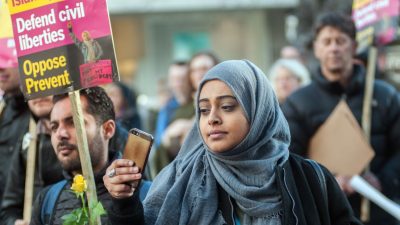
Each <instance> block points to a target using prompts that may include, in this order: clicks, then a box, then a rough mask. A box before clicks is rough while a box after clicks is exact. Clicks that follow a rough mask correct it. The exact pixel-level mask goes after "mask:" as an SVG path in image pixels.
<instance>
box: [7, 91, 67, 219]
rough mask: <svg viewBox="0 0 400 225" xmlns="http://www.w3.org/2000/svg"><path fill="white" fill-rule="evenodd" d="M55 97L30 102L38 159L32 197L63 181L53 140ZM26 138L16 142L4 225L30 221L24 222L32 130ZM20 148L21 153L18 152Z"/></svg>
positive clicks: (8, 179)
mask: <svg viewBox="0 0 400 225" xmlns="http://www.w3.org/2000/svg"><path fill="white" fill-rule="evenodd" d="M52 98H53V97H52V96H48V97H43V98H37V99H33V100H29V101H28V105H29V109H30V112H31V116H32V117H33V119H34V121H35V123H36V135H37V138H36V160H35V173H34V187H33V188H34V189H33V193H34V194H33V196H36V195H37V193H39V191H40V190H42V189H43V188H44V187H45V186H48V185H50V184H54V183H56V182H58V181H60V180H62V179H63V175H62V169H61V166H60V163H59V162H58V161H57V157H56V155H55V154H54V150H53V147H52V145H51V141H50V118H49V117H50V111H51V109H52V108H53V102H52ZM25 132H27V133H25V136H24V139H23V140H22V141H21V142H18V143H16V145H17V147H16V148H15V149H16V150H15V151H14V154H13V157H12V159H10V161H11V163H10V164H11V165H10V166H11V168H10V171H9V173H8V176H7V182H6V186H5V190H4V194H3V201H2V205H1V210H0V221H2V224H4V225H25V224H29V221H23V220H22V212H23V208H24V194H25V178H26V164H27V152H28V148H29V144H30V141H32V139H30V138H31V136H30V135H31V134H30V133H29V131H28V130H27V131H25ZM17 149H18V150H17Z"/></svg>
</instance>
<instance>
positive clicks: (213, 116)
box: [208, 111, 222, 125]
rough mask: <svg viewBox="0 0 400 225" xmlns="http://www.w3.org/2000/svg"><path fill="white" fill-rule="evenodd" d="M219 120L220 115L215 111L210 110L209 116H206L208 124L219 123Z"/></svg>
mask: <svg viewBox="0 0 400 225" xmlns="http://www.w3.org/2000/svg"><path fill="white" fill-rule="evenodd" d="M221 121H222V120H221V118H220V116H219V115H218V114H217V113H216V112H213V111H211V113H210V116H209V118H208V124H209V125H215V124H220V123H221Z"/></svg>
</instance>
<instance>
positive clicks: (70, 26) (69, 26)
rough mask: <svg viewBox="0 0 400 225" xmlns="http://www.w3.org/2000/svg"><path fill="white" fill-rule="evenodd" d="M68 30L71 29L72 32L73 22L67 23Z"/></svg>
mask: <svg viewBox="0 0 400 225" xmlns="http://www.w3.org/2000/svg"><path fill="white" fill-rule="evenodd" d="M67 28H68V29H70V30H71V29H72V23H71V21H68V23H67Z"/></svg>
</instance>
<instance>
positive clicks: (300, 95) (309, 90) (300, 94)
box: [282, 82, 318, 114]
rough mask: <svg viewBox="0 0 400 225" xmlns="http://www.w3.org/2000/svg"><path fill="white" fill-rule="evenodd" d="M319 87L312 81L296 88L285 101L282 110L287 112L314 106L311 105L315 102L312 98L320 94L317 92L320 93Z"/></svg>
mask: <svg viewBox="0 0 400 225" xmlns="http://www.w3.org/2000/svg"><path fill="white" fill-rule="evenodd" d="M317 89H318V88H317V85H316V84H315V83H314V82H312V83H311V84H309V85H307V86H305V87H302V88H300V89H298V90H296V91H295V92H293V93H292V94H291V95H290V96H289V97H288V98H287V99H286V101H285V102H284V103H283V105H282V110H283V111H284V113H285V114H286V112H289V111H291V110H295V111H297V112H299V111H304V110H306V109H307V108H310V107H312V105H310V104H311V103H312V102H313V101H312V100H311V99H313V98H314V97H315V96H316V95H318V94H316V93H318V91H317Z"/></svg>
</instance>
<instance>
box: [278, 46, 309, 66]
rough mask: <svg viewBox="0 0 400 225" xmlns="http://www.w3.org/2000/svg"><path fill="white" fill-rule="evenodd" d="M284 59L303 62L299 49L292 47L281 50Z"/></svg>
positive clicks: (284, 47)
mask: <svg viewBox="0 0 400 225" xmlns="http://www.w3.org/2000/svg"><path fill="white" fill-rule="evenodd" d="M280 55H281V58H282V59H294V60H298V61H299V62H303V58H302V56H301V53H300V51H299V49H298V48H296V47H294V46H292V45H286V46H283V47H282V48H281V52H280Z"/></svg>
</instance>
